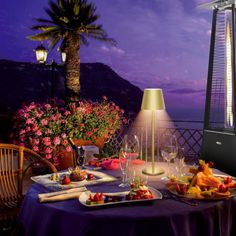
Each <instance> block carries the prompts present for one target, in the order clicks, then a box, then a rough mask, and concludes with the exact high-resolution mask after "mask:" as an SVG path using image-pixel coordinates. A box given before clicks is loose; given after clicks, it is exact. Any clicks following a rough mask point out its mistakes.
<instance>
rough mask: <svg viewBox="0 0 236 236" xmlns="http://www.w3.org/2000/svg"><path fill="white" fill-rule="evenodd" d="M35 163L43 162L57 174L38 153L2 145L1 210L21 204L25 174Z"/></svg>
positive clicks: (11, 145)
mask: <svg viewBox="0 0 236 236" xmlns="http://www.w3.org/2000/svg"><path fill="white" fill-rule="evenodd" d="M28 157H30V159H31V161H30V164H29V165H28V166H27V167H26V168H25V165H24V160H25V159H26V158H28ZM35 162H42V163H43V164H44V165H46V166H47V167H48V169H49V170H50V172H57V170H56V168H55V166H54V165H53V164H51V163H50V162H48V161H47V160H45V159H43V158H41V156H40V155H38V154H37V153H36V152H34V151H32V150H30V149H28V148H26V147H22V146H18V145H14V144H4V143H0V209H1V208H4V209H6V208H14V207H16V206H18V205H19V204H20V202H21V200H22V197H23V193H22V192H23V190H22V189H23V177H24V173H25V172H27V170H28V169H29V168H30V167H31V166H32V164H33V163H35Z"/></svg>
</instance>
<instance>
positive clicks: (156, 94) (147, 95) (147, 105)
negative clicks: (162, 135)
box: [141, 88, 165, 176]
mask: <svg viewBox="0 0 236 236" xmlns="http://www.w3.org/2000/svg"><path fill="white" fill-rule="evenodd" d="M141 109H142V110H149V111H151V112H152V121H151V122H152V123H151V132H152V136H151V137H152V153H151V158H152V168H151V169H148V168H146V169H144V170H143V171H142V173H143V174H146V175H153V176H154V175H160V174H163V173H164V170H163V169H160V168H155V145H154V144H155V111H156V110H164V109H165V102H164V97H163V93H162V89H158V88H148V89H145V90H144V94H143V100H142V106H141ZM158 141H159V140H158ZM158 148H159V147H158ZM158 151H159V150H158Z"/></svg>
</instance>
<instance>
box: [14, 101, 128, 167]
mask: <svg viewBox="0 0 236 236" xmlns="http://www.w3.org/2000/svg"><path fill="white" fill-rule="evenodd" d="M53 104H54V105H52V104H49V103H45V104H39V103H34V102H32V103H31V104H29V105H23V107H22V108H21V109H19V110H18V111H17V112H16V114H15V116H14V119H13V120H14V126H13V129H14V130H13V131H14V132H13V134H14V135H13V136H14V140H15V143H17V144H19V145H24V146H26V147H28V148H31V149H32V150H34V151H36V152H38V153H39V154H40V155H41V156H42V157H44V158H46V159H48V160H50V161H52V162H53V163H54V164H55V165H58V160H59V157H61V158H62V159H63V158H68V155H69V154H68V155H67V154H66V152H69V153H70V152H71V146H70V144H69V142H68V139H69V138H71V139H73V140H74V141H75V143H76V144H77V145H78V146H81V145H89V144H95V145H98V146H99V147H100V148H101V147H102V145H103V143H104V142H105V141H107V140H108V139H109V138H110V137H111V136H112V135H113V134H114V133H115V132H116V130H118V129H120V128H121V127H122V126H123V124H126V123H127V121H126V119H125V118H124V115H123V114H124V111H123V110H122V109H120V108H119V107H118V106H117V105H116V104H115V103H113V102H109V101H108V100H107V98H106V97H103V99H102V101H101V102H92V101H88V100H81V101H79V102H76V103H70V104H68V105H66V104H64V103H63V102H61V101H57V102H54V103H53Z"/></svg>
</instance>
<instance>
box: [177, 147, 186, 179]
mask: <svg viewBox="0 0 236 236" xmlns="http://www.w3.org/2000/svg"><path fill="white" fill-rule="evenodd" d="M185 166H186V163H185V158H184V148H180V149H179V154H178V157H176V158H175V168H176V172H177V178H178V179H181V177H182V176H183V175H184V174H183V169H184V168H185Z"/></svg>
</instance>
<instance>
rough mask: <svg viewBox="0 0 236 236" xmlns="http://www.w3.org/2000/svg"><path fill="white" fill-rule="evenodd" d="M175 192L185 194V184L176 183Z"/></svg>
mask: <svg viewBox="0 0 236 236" xmlns="http://www.w3.org/2000/svg"><path fill="white" fill-rule="evenodd" d="M176 192H177V193H178V194H182V195H185V194H186V193H187V185H186V184H176Z"/></svg>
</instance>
